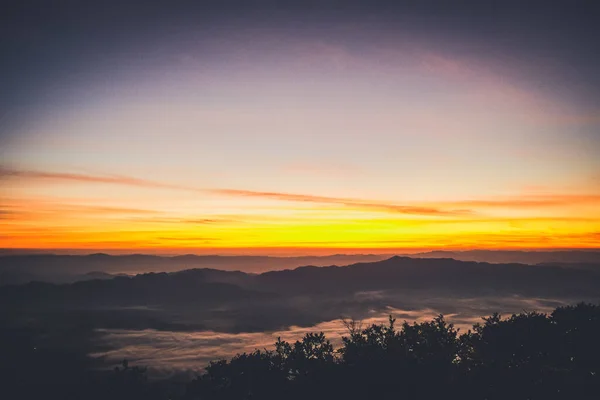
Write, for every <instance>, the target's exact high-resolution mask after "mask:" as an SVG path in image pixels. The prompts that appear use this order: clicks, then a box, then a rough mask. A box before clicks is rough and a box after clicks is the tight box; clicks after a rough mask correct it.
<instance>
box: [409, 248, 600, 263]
mask: <svg viewBox="0 0 600 400" xmlns="http://www.w3.org/2000/svg"><path fill="white" fill-rule="evenodd" d="M407 256H409V257H412V258H453V259H455V260H460V261H477V262H489V263H505V264H510V263H518V264H542V263H560V264H577V263H589V264H598V265H600V250H565V251H518V250H467V251H439V250H438V251H429V252H426V253H416V254H407Z"/></svg>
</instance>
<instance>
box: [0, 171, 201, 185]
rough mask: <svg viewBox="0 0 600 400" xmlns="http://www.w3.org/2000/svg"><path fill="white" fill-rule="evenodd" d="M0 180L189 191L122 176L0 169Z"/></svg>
mask: <svg viewBox="0 0 600 400" xmlns="http://www.w3.org/2000/svg"><path fill="white" fill-rule="evenodd" d="M0 178H28V179H49V180H63V181H75V182H89V183H108V184H117V185H128V186H139V187H150V188H166V189H178V190H190V188H186V187H184V186H179V185H171V184H167V183H162V182H156V181H151V180H147V179H140V178H133V177H129V176H122V175H90V174H79V173H72V172H44V171H33V170H20V169H12V168H5V167H0Z"/></svg>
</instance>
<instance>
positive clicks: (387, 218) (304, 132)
mask: <svg viewBox="0 0 600 400" xmlns="http://www.w3.org/2000/svg"><path fill="white" fill-rule="evenodd" d="M384 22H385V21H384ZM381 23H382V22H381V21H380V22H379V25H377V24H371V23H368V22H362V24H364V25H360V24H359V25H358V27H357V25H352V27H351V29H350V28H348V27H346V25H344V24H339V26H334V27H328V28H327V29H323V30H319V28H314V31H308V33H306V32H305V34H304V35H300V36H298V35H295V34H294V32H293V29H292V28H290V29H287V28H285V27H284V26H279V25H277V26H273V27H270V28H269V29H267V28H265V29H260V24H257V26H254V25H252V26H246V27H244V28H243V29H242V28H239V29H238V28H236V29H228V26H223V27H220V28H219V27H216V28H214V29H213V28H211V29H212V30H211V35H203V34H202V32H196V31H194V29H193V28H188V27H185V26H183V27H181V28H180V29H179V30H176V31H175V33H173V36H174V37H169V36H168V35H165V36H163V37H161V38H160V39H158V38H157V39H156V40H149V41H148V43H151V44H146V45H145V46H142V48H141V49H138V50H137V52H136V53H135V54H132V53H130V51H129V50H130V49H129V48H127V43H125V44H123V45H122V46H121V47H119V48H115V49H113V50H112V53H110V54H109V55H107V56H106V59H104V58H102V60H103V61H102V62H98V63H97V64H94V63H91V62H89V61H90V60H88V59H86V60H85V62H84V61H81V62H80V63H79V64H77V65H74V66H73V67H72V68H73V69H74V72H73V74H71V75H68V76H64V75H61V76H62V77H61V78H60V79H58V80H57V81H55V82H53V83H52V84H44V85H40V86H39V87H37V88H36V89H35V90H34V93H35V96H33V95H32V98H31V100H30V103H31V104H29V105H28V106H27V107H25V108H23V107H22V108H20V109H17V108H15V109H13V110H11V111H12V112H11V113H9V114H7V115H8V116H9V117H7V118H5V119H4V120H3V121H4V122H3V123H4V125H3V129H2V131H3V134H2V136H1V139H2V147H1V150H0V156H1V160H2V161H1V163H2V164H1V170H0V190H1V192H0V196H1V197H0V204H1V209H0V227H1V236H0V247H2V248H9V249H54V250H59V251H60V250H61V249H62V250H68V249H70V250H75V249H85V250H90V251H91V250H94V251H96V250H98V251H117V252H118V251H130V252H135V251H138V250H139V251H141V250H143V251H151V252H164V253H182V252H196V253H207V252H208V253H265V254H272V253H285V254H288V253H289V254H295V253H298V254H302V253H331V252H336V251H340V252H348V253H352V252H369V251H372V252H377V251H380V252H383V251H394V250H399V249H402V250H406V251H417V250H425V249H436V248H451V249H472V248H489V249H499V248H527V249H536V248H544V249H548V248H550V249H552V248H593V247H598V246H599V245H600V157H598V154H599V153H600V152H599V150H600V139H599V137H598V132H599V129H600V113H599V110H598V108H597V103H595V102H594V101H593V99H592V100H590V98H589V96H588V94H586V93H584V92H583V91H582V90H580V89H579V86H577V85H576V84H575V83H573V82H572V81H570V80H569V79H570V78H569V77H564V76H563V75H560V74H559V72H560V71H561V68H562V67H563V66H562V65H561V64H560V62H559V61H560V59H558V58H557V60H559V61H557V62H556V63H554V64H553V63H547V62H546V61H544V62H541V61H540V60H539V59H537V58H536V57H535V55H534V54H529V55H528V54H527V53H526V52H525V51H524V50H523V49H519V48H516V49H514V52H513V53H512V55H513V57H507V56H499V55H498V54H497V53H496V52H494V51H492V50H490V51H487V50H486V49H487V47H485V46H482V45H481V44H478V43H477V42H475V41H474V40H471V41H466V42H465V41H462V42H460V43H462V45H461V46H462V48H460V47H457V46H458V45H457V43H458V41H457V40H454V41H453V39H452V38H447V37H446V36H445V35H444V34H443V32H442V31H440V32H441V33H440V34H439V35H438V36H436V37H420V36H419V35H418V34H414V35H411V34H410V33H411V31H410V29H408V28H407V30H396V31H394V30H389V29H387V28H386V25H385V24H384V25H383V28H381V29H379V28H377V29H376V27H379V26H381ZM357 32H358V33H357ZM413 33H414V32H413ZM182 37H185V38H186V40H180V39H181V38H182ZM469 49H471V50H472V49H476V50H479V51H467V50H469ZM140 54H141V55H140ZM109 61H110V62H109ZM557 71H559V72H557ZM28 101H29V100H28ZM15 107H16V106H15ZM23 110H25V111H23Z"/></svg>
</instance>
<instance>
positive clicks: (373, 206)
mask: <svg viewBox="0 0 600 400" xmlns="http://www.w3.org/2000/svg"><path fill="white" fill-rule="evenodd" d="M2 177H9V178H10V177H18V178H28V179H50V180H65V181H78V182H88V183H99V184H118V185H127V186H136V187H144V188H156V189H170V190H180V191H188V192H196V193H205V194H206V193H209V194H214V195H219V196H230V197H251V198H262V199H270V200H278V201H286V202H297V203H302V202H306V203H315V204H335V205H340V206H343V207H345V208H348V209H355V210H359V211H374V212H387V213H398V214H408V215H422V216H470V215H475V214H476V212H475V211H474V209H477V208H531V207H535V208H538V207H557V206H568V205H583V204H591V205H594V204H600V194H533V195H531V194H526V195H522V196H502V197H496V198H490V199H473V200H459V201H450V202H438V203H431V202H430V203H422V204H414V205H401V204H390V203H387V202H377V201H373V200H367V199H356V198H345V197H331V196H318V195H309V194H295V193H282V192H271V191H255V190H243V189H228V188H197V187H190V186H183V185H173V184H168V183H164V182H158V181H153V180H147V179H141V178H135V177H129V176H122V175H89V174H78V173H68V172H42V171H31V170H18V169H10V168H2V167H0V178H2ZM100 208H102V207H100ZM123 210H125V209H123ZM111 211H112V212H118V208H115V209H109V208H106V212H111ZM131 212H136V211H135V210H131ZM138 212H145V211H143V210H138ZM148 212H149V213H150V212H151V211H149V210H148ZM185 222H189V223H198V224H209V223H218V222H223V221H221V220H216V219H210V218H205V219H202V218H201V219H192V220H186V221H185Z"/></svg>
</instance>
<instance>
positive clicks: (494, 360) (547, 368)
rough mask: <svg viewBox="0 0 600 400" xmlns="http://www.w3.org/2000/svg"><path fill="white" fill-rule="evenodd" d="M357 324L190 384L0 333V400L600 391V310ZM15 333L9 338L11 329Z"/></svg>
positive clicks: (566, 395)
mask: <svg viewBox="0 0 600 400" xmlns="http://www.w3.org/2000/svg"><path fill="white" fill-rule="evenodd" d="M395 322H396V321H395V320H393V319H392V318H391V317H390V321H389V324H387V325H372V326H369V327H366V328H364V329H363V328H361V327H360V324H357V323H354V322H348V323H347V327H348V334H347V336H346V337H344V338H343V342H342V345H341V347H340V348H338V349H334V347H333V346H332V344H331V343H330V342H329V340H328V339H327V338H326V337H325V335H324V334H323V333H310V334H307V335H306V336H305V337H304V338H302V339H301V340H298V341H296V342H295V343H288V342H284V341H281V340H279V341H278V342H277V343H275V347H274V349H271V350H266V349H265V350H256V351H254V352H253V353H250V354H246V353H244V354H239V355H237V356H235V357H233V358H232V359H231V360H229V361H225V360H221V361H215V362H211V363H210V364H209V365H208V366H207V367H206V369H205V372H204V373H203V374H202V375H201V376H198V377H197V378H196V379H194V380H192V381H191V382H187V383H181V382H180V383H177V382H167V381H149V380H148V379H147V378H146V373H145V369H144V368H140V367H131V366H129V365H128V363H127V362H126V361H124V362H123V366H122V367H121V368H117V369H115V370H114V371H98V370H94V369H93V368H92V364H91V362H90V360H89V359H88V358H87V357H84V356H82V355H79V354H76V353H62V354H56V353H53V352H52V351H49V350H47V349H45V348H43V347H37V346H36V344H35V343H31V342H29V341H28V340H27V335H26V332H11V331H9V330H4V331H3V333H2V334H3V336H4V337H3V338H2V341H1V344H2V357H1V358H0V360H1V361H0V365H1V369H0V377H1V378H2V382H3V383H2V385H1V389H0V390H2V397H3V398H11V399H42V398H43V399H91V400H94V399H117V400H118V399H128V400H136V399H140V400H142V399H144V400H149V399H156V400H158V399H181V400H191V399H223V400H225V399H232V400H233V399H236V400H237V399H239V400H242V399H372V398H409V399H440V398H449V399H459V398H460V399H473V400H475V399H477V400H480V399H481V400H483V399H488V400H492V399H499V400H500V399H502V400H504V399H597V398H598V397H597V396H598V393H600V341H599V340H598V338H599V337H600V306H595V305H591V304H585V303H580V304H578V305H577V306H568V307H560V308H557V309H555V310H554V311H553V312H552V313H551V314H549V315H546V314H540V313H536V312H523V313H520V314H514V315H512V316H511V317H510V318H501V317H500V315H498V314H494V315H492V316H491V317H489V318H484V321H483V323H482V324H476V325H474V326H473V330H472V331H469V332H467V333H465V334H462V335H459V334H458V331H457V330H456V329H455V328H454V327H453V325H452V324H448V323H447V322H446V321H445V320H444V317H443V316H439V317H437V318H435V319H433V320H431V321H429V322H422V323H413V324H409V323H406V322H405V323H403V324H402V325H401V326H400V327H397V326H396V323H395ZM11 335H12V336H11Z"/></svg>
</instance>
